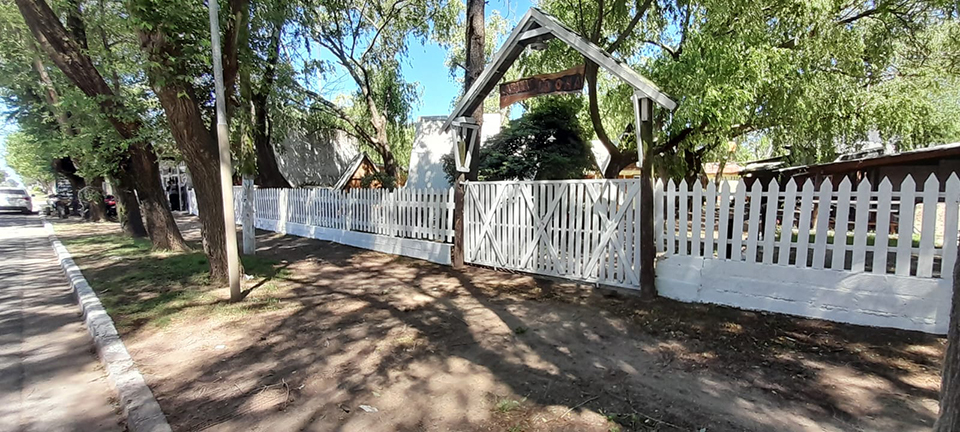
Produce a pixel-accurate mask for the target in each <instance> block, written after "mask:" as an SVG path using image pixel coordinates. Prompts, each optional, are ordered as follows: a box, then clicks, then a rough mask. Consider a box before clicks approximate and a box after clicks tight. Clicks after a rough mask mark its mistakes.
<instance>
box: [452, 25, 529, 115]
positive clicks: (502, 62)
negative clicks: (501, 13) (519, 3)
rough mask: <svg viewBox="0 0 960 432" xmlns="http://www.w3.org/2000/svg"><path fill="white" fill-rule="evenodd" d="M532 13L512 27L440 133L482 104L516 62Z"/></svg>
mask: <svg viewBox="0 0 960 432" xmlns="http://www.w3.org/2000/svg"><path fill="white" fill-rule="evenodd" d="M532 11H533V9H531V10H529V11H527V13H526V14H524V15H523V18H520V22H519V23H517V26H516V27H514V29H513V31H512V32H511V33H510V35H509V36H507V40H506V41H504V42H503V45H502V46H501V47H500V50H499V51H497V53H496V54H494V56H493V60H492V61H491V62H490V64H489V65H487V67H486V68H485V69H484V70H483V72H481V73H480V76H479V77H477V80H476V81H474V82H473V85H471V86H470V88H469V89H467V92H466V93H465V94H464V95H463V97H462V98H460V100H459V101H458V102H457V106H456V107H454V109H453V112H452V113H451V114H450V116H449V117H447V120H446V121H444V122H443V126H441V127H440V130H441V131H446V130H447V129H449V128H450V124H451V123H453V120H454V119H455V118H457V117H460V116H463V115H464V114H466V113H472V112H473V111H474V110H475V109H476V108H477V107H478V106H479V104H482V103H483V99H484V98H486V97H487V95H488V94H490V92H491V91H492V90H493V87H494V86H496V85H497V83H499V82H500V79H501V78H503V75H504V74H506V73H507V70H508V69H510V66H511V65H513V62H515V61H516V60H517V57H520V53H522V52H523V49H524V46H523V45H520V44H519V43H518V41H519V39H520V36H521V35H522V34H523V32H525V31H527V30H528V29H530V28H531V22H530V16H531V14H532Z"/></svg>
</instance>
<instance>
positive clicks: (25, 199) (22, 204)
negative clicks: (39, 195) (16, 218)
mask: <svg viewBox="0 0 960 432" xmlns="http://www.w3.org/2000/svg"><path fill="white" fill-rule="evenodd" d="M0 210H17V211H19V212H20V213H23V214H30V213H33V201H32V200H31V199H30V194H28V193H27V191H26V190H24V189H17V188H0Z"/></svg>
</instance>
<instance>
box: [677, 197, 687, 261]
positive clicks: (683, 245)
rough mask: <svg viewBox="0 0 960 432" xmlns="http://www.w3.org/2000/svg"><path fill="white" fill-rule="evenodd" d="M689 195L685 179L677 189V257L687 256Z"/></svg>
mask: <svg viewBox="0 0 960 432" xmlns="http://www.w3.org/2000/svg"><path fill="white" fill-rule="evenodd" d="M688 195H689V189H688V186H687V179H683V180H680V186H679V187H678V191H677V196H678V197H679V199H680V212H679V215H680V222H679V223H677V230H678V236H677V240H679V242H680V244H679V249H678V250H677V255H687V196H688Z"/></svg>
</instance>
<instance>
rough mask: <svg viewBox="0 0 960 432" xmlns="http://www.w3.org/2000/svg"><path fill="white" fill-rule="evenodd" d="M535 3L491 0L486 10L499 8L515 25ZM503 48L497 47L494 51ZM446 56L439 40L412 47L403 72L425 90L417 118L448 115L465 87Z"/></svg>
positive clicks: (418, 107) (488, 13)
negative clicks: (451, 69) (452, 73)
mask: <svg viewBox="0 0 960 432" xmlns="http://www.w3.org/2000/svg"><path fill="white" fill-rule="evenodd" d="M531 3H532V2H531V0H489V1H488V2H487V6H486V8H485V10H484V12H485V15H486V16H488V17H489V16H490V14H491V13H492V12H493V11H495V10H496V11H498V12H499V13H500V15H501V16H503V17H504V18H506V19H507V21H508V22H509V23H510V25H511V27H510V29H512V28H513V27H512V26H513V25H515V24H516V23H517V21H519V20H520V18H521V17H523V14H525V13H526V12H527V9H529V8H530V6H531ZM499 48H500V47H496V48H495V49H494V52H496V49H499ZM446 56H447V53H446V50H444V49H442V48H440V46H438V45H437V44H435V43H428V44H425V45H424V44H419V43H418V44H417V45H416V46H411V47H410V59H409V62H408V63H407V64H406V65H405V66H404V68H403V74H404V77H405V78H406V79H407V81H410V82H414V81H416V82H419V83H420V90H421V96H420V103H419V104H418V105H417V106H415V107H414V109H413V118H414V119H416V118H417V117H420V116H431V115H442V116H445V115H447V114H449V113H450V110H451V109H453V102H454V100H455V99H456V97H457V96H458V95H459V94H460V92H461V91H462V90H461V88H460V84H459V83H457V82H456V80H454V78H453V77H451V76H450V72H449V69H447V67H446V65H445V64H444V61H445V60H446Z"/></svg>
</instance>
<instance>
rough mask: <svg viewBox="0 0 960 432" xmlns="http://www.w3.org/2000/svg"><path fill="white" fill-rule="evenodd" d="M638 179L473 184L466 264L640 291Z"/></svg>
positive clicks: (469, 190)
mask: <svg viewBox="0 0 960 432" xmlns="http://www.w3.org/2000/svg"><path fill="white" fill-rule="evenodd" d="M639 191H640V183H639V181H638V180H633V179H629V180H564V181H524V182H469V183H467V184H466V197H465V206H464V213H465V220H464V222H465V224H464V251H465V257H464V259H465V260H466V262H468V263H472V264H479V265H485V266H491V267H497V268H506V269H511V270H518V271H523V272H529V273H537V274H542V275H548V276H558V277H564V278H568V279H576V280H582V281H586V282H596V283H602V284H606V285H617V286H624V287H631V288H636V287H638V286H639V284H640V282H639V275H640V271H639V263H638V261H639V241H638V240H639V231H638V229H637V224H636V222H637V220H638V218H639Z"/></svg>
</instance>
